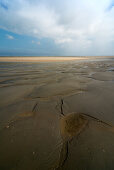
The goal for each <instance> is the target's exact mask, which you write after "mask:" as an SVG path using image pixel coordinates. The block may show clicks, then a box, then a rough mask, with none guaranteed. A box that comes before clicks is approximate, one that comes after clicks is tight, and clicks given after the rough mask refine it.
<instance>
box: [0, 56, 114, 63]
mask: <svg viewBox="0 0 114 170" xmlns="http://www.w3.org/2000/svg"><path fill="white" fill-rule="evenodd" d="M108 57H109V59H110V58H114V56H95V57H94V56H85V57H81V56H80V57H41V56H39V57H32V56H31V57H0V62H55V61H57V62H60V61H74V60H89V59H103V58H105V59H106V58H107V59H108Z"/></svg>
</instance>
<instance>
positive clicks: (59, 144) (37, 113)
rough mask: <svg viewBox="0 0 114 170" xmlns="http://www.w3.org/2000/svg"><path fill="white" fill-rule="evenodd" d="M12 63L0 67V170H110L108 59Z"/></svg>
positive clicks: (112, 121) (113, 83)
mask: <svg viewBox="0 0 114 170" xmlns="http://www.w3.org/2000/svg"><path fill="white" fill-rule="evenodd" d="M0 61H1V60H0ZM8 61H9V60H8ZM16 61H18V60H14V61H12V62H6V61H5V62H3V61H2V62H0V169H1V170H15V169H16V170H25V169H27V170H31V169H32V170H36V169H38V170H54V169H55V170H62V169H63V170H74V169H78V170H83V169H87V170H91V169H93V170H96V169H97V170H101V169H102V170H106V169H108V170H109V169H110V170H112V169H114V163H113V162H114V93H113V91H114V59H113V57H111V58H106V57H105V58H103V57H101V58H100V59H99V58H94V59H91V58H90V60H89V57H88V59H82V60H80V59H79V60H75V59H74V60H71V59H69V60H64V62H63V59H62V60H61V61H60V60H48V62H47V61H46V60H45V62H44V61H43V62H42V63H41V62H39V60H38V62H36V63H32V62H33V60H32V61H31V62H30V61H29V62H22V61H21V62H16ZM24 61H25V60H24ZM52 61H53V62H52ZM58 61H59V62H58Z"/></svg>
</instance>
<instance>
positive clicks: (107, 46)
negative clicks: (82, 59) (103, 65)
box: [0, 0, 114, 55]
mask: <svg viewBox="0 0 114 170" xmlns="http://www.w3.org/2000/svg"><path fill="white" fill-rule="evenodd" d="M111 4H112V0H100V1H99V0H80V1H79V0H62V1H61V0H54V1H52V0H39V1H36V0H34V1H31V0H12V1H10V0H7V1H5V5H7V6H8V10H5V9H3V8H2V7H0V27H1V28H4V29H6V30H9V31H12V32H15V33H18V34H26V35H31V36H33V37H37V38H50V39H53V40H54V41H55V44H56V45H60V46H62V47H64V49H65V51H66V54H68V53H69V54H71V55H91V54H93V55H95V54H96V55H102V54H106V53H107V54H112V53H113V52H114V51H113V50H112V44H114V7H112V8H109V6H110V5H111ZM32 43H33V42H32Z"/></svg>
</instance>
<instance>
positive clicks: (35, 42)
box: [32, 40, 40, 45]
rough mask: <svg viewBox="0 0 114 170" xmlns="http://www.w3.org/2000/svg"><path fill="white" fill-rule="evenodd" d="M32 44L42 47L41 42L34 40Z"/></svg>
mask: <svg viewBox="0 0 114 170" xmlns="http://www.w3.org/2000/svg"><path fill="white" fill-rule="evenodd" d="M32 44H37V45H40V41H34V40H32Z"/></svg>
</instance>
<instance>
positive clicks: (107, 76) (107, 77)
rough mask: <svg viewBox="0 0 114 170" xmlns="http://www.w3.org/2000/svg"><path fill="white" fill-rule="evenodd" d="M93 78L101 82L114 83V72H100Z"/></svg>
mask: <svg viewBox="0 0 114 170" xmlns="http://www.w3.org/2000/svg"><path fill="white" fill-rule="evenodd" d="M92 78H94V79H96V80H101V81H114V73H113V72H99V73H95V74H93V75H92Z"/></svg>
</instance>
